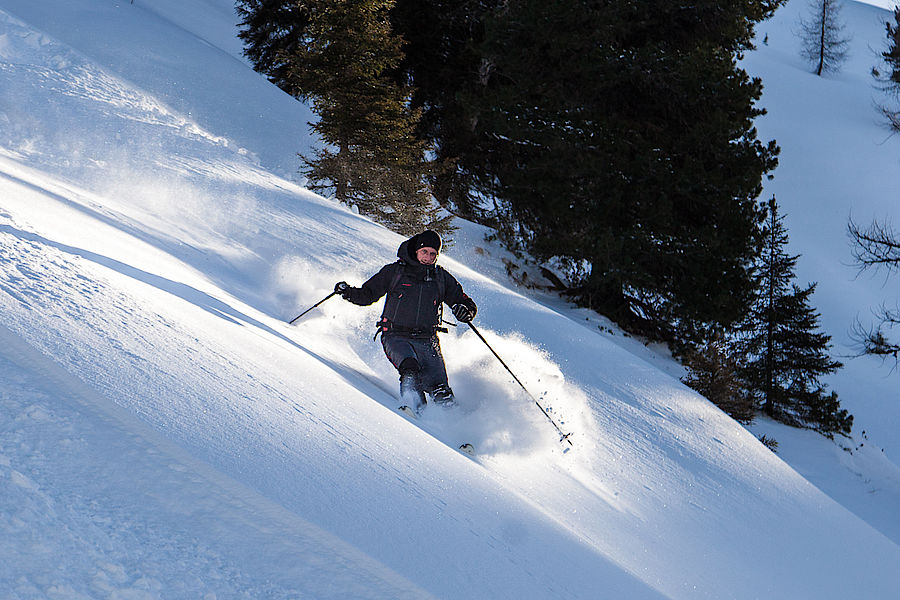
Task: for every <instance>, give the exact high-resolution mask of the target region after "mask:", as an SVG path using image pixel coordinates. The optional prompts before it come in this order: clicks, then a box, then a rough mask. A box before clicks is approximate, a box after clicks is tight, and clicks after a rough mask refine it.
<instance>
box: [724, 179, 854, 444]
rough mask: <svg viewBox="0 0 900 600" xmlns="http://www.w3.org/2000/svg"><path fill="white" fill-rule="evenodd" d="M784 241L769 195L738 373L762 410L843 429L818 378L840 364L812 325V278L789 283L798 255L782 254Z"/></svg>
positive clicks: (843, 416)
mask: <svg viewBox="0 0 900 600" xmlns="http://www.w3.org/2000/svg"><path fill="white" fill-rule="evenodd" d="M787 244H788V235H787V231H786V229H785V227H784V223H783V217H782V216H781V215H779V213H778V204H777V202H776V200H775V198H774V197H773V198H772V199H771V200H770V201H769V204H768V219H767V223H766V228H765V246H764V249H763V252H762V255H761V257H760V261H759V288H758V290H759V292H758V295H757V299H756V302H755V303H754V305H753V308H752V310H751V312H750V315H749V317H748V319H747V320H746V321H745V322H744V324H743V325H742V327H741V328H740V336H739V338H738V342H737V347H738V348H739V350H740V353H741V355H742V356H743V357H745V361H746V362H745V364H744V367H743V369H742V373H741V374H742V376H743V378H744V379H745V380H746V381H747V382H748V385H749V387H750V392H751V393H752V394H753V395H754V396H755V397H756V399H757V403H758V405H759V406H760V407H761V410H762V411H763V412H764V413H765V414H766V415H768V416H770V417H772V418H774V419H776V420H779V421H782V422H784V423H787V424H790V425H794V426H803V427H811V428H814V429H817V430H819V431H822V432H823V433H826V434H832V433H835V432H837V433H849V432H850V427H851V425H852V422H853V418H852V417H851V416H849V415H848V414H847V411H842V410H840V405H839V403H838V401H837V395H836V394H834V393H833V392H832V393H831V394H830V395H826V393H825V386H824V385H822V384H821V383H820V378H821V377H823V376H824V375H827V374H829V373H833V372H834V371H836V370H837V369H839V368H840V367H841V366H843V365H841V363H840V362H838V361H835V360H833V359H831V358H830V357H829V356H828V349H829V347H830V343H829V342H830V340H831V337H830V336H828V335H827V334H825V333H823V332H820V331H818V319H819V315H818V314H817V313H816V311H815V309H814V308H813V307H812V306H811V305H810V303H809V302H810V297H811V296H812V294H813V293H814V292H815V288H816V284H815V283H812V284H810V285H809V286H807V287H806V288H801V287H800V286H798V285H797V284H796V283H793V279H794V277H795V275H794V268H795V266H796V263H797V259H798V258H799V256H792V255H789V254H787V252H786V246H787Z"/></svg>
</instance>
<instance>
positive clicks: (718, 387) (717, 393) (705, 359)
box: [682, 334, 757, 423]
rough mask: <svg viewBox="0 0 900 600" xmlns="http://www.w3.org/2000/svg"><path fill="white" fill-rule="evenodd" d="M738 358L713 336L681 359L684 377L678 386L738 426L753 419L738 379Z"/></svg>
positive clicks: (749, 399)
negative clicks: (694, 394)
mask: <svg viewBox="0 0 900 600" xmlns="http://www.w3.org/2000/svg"><path fill="white" fill-rule="evenodd" d="M738 358H739V357H738V356H737V355H736V353H735V352H734V349H733V348H732V345H731V344H730V343H729V341H728V339H727V338H726V337H725V336H724V335H721V334H719V335H714V336H713V337H712V339H710V340H709V341H707V342H706V343H705V344H703V345H702V346H701V347H700V348H698V349H696V350H694V351H692V352H689V353H688V354H687V355H686V356H685V357H684V364H685V366H686V367H687V369H688V374H687V375H686V376H685V377H683V378H682V382H684V384H685V385H687V386H688V387H690V388H691V389H693V390H696V391H697V392H698V393H700V394H701V395H702V396H704V397H705V398H706V399H707V400H709V401H710V402H712V403H713V404H715V405H716V406H718V407H719V408H721V409H722V410H723V411H725V412H726V413H728V415H729V416H730V417H731V418H732V419H734V420H736V421H738V422H740V423H750V422H751V421H753V417H754V416H755V415H756V410H757V406H756V403H755V401H754V398H753V396H752V395H751V394H749V393H748V392H747V390H746V387H747V386H746V385H745V383H744V382H743V381H742V380H741V377H740V375H739V372H740V367H739V361H738Z"/></svg>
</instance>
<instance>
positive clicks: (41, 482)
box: [0, 0, 900, 599]
mask: <svg viewBox="0 0 900 600" xmlns="http://www.w3.org/2000/svg"><path fill="white" fill-rule="evenodd" d="M144 4H145V3H143V2H142V1H141V0H137V2H136V3H135V4H133V5H132V4H129V3H126V2H124V1H120V2H103V3H98V2H92V1H90V0H45V1H44V2H41V3H34V2H32V1H31V0H0V77H2V87H0V257H2V258H0V381H2V383H0V540H2V541H0V559H2V560H0V590H2V591H0V597H3V598H6V597H9V598H116V597H129V598H131V597H133V598H266V599H268V598H300V597H309V598H428V597H435V598H460V599H472V598H536V599H537V598H551V597H558V596H565V597H572V598H585V599H588V598H629V599H632V598H715V599H719V598H761V597H771V598H847V597H859V598H892V597H894V596H896V595H897V592H898V590H900V575H898V573H897V572H896V568H895V567H896V565H897V564H900V547H898V545H897V543H898V539H897V537H895V536H896V533H897V532H896V530H891V529H890V528H889V527H882V526H881V523H882V521H881V519H882V518H884V516H883V513H881V512H878V511H872V512H870V513H867V514H865V515H862V516H863V518H866V519H867V520H868V521H869V523H872V524H874V525H875V527H872V526H871V525H870V524H867V523H866V522H864V521H863V520H862V519H861V518H860V516H858V515H856V514H854V513H853V512H851V510H848V509H847V508H846V507H845V506H842V505H841V504H838V502H836V501H835V500H833V499H832V498H830V497H829V496H827V495H826V494H824V493H823V492H821V491H820V490H819V489H817V488H816V487H814V486H813V485H812V484H811V483H810V482H809V481H807V480H806V479H804V478H803V477H801V476H800V475H799V474H798V473H797V472H796V471H794V470H793V469H792V468H791V467H789V466H788V465H787V464H786V463H784V462H782V461H781V460H780V459H779V458H778V456H776V455H774V454H772V453H771V452H770V451H769V450H767V449H766V448H765V447H764V446H762V445H761V444H760V443H758V442H757V440H756V438H755V437H754V436H753V435H752V434H751V433H749V432H747V431H746V430H744V429H743V428H741V427H740V426H738V425H736V424H735V423H734V422H732V421H730V420H729V419H728V418H726V417H725V416H724V415H723V414H722V413H721V412H719V411H718V410H717V409H715V408H714V407H713V406H711V405H710V404H709V403H708V402H706V401H705V400H704V399H702V398H700V397H699V396H697V395H696V394H694V393H692V392H691V391H690V390H688V389H687V388H685V387H684V386H682V385H681V384H680V383H679V382H678V380H677V378H676V377H675V376H673V375H672V374H670V373H669V372H668V371H669V370H671V369H665V368H664V369H660V368H659V365H660V364H661V359H660V358H659V357H658V355H656V354H654V353H653V352H651V351H650V350H649V349H647V348H644V347H643V346H641V345H639V344H636V343H635V342H634V341H633V340H628V339H625V338H623V337H622V336H620V335H615V334H610V333H608V332H607V333H604V332H603V331H601V330H600V329H599V328H598V327H597V320H598V319H597V317H595V316H591V315H589V314H587V313H584V312H583V311H578V310H574V309H571V308H569V307H566V306H565V305H562V304H560V303H559V302H555V301H553V300H552V299H550V298H539V300H540V302H537V301H535V299H534V298H532V297H531V296H530V295H529V294H526V293H523V291H521V290H515V289H510V287H509V284H508V283H507V282H505V281H504V280H503V278H502V277H500V276H499V275H498V273H499V270H498V269H497V268H496V266H494V265H496V264H497V263H496V262H492V260H493V259H492V257H496V256H497V255H498V253H499V251H498V250H497V249H496V248H491V247H489V246H487V245H485V246H484V247H482V246H479V248H480V249H476V248H475V244H476V243H478V242H477V239H478V236H477V231H478V229H477V228H475V227H470V226H465V227H464V229H463V231H462V232H461V235H460V240H463V239H466V240H470V243H467V244H464V243H460V242H458V243H457V246H456V247H455V248H454V249H453V250H451V251H450V252H448V253H447V255H446V256H443V257H442V258H441V261H442V264H444V266H446V267H447V268H448V269H450V270H451V271H452V272H453V273H454V274H455V275H456V276H457V277H458V278H459V279H460V281H461V282H462V283H463V285H464V287H465V288H466V290H467V292H468V293H469V294H470V295H471V296H472V297H473V298H475V299H476V300H477V301H478V303H479V306H480V310H479V315H478V321H477V323H478V325H479V326H480V329H481V330H482V331H483V332H484V334H485V336H486V337H487V339H488V341H489V342H490V343H491V345H492V346H493V347H494V348H495V349H496V350H497V351H498V352H499V353H500V354H501V356H504V357H506V359H507V362H508V363H509V364H510V366H511V367H512V368H513V369H514V370H515V371H516V372H517V374H518V375H519V377H520V379H522V381H523V382H524V383H525V384H526V386H528V387H529V389H531V390H533V392H534V393H535V394H536V395H539V396H540V398H541V400H542V401H543V402H544V403H545V404H546V405H547V406H549V407H550V408H551V409H552V414H553V416H554V417H555V418H556V419H557V420H558V421H559V422H560V423H562V424H563V427H564V428H565V429H566V430H571V431H574V432H575V435H574V437H573V441H574V446H572V447H571V449H570V448H569V447H568V446H566V445H563V444H560V443H558V441H557V438H556V436H555V432H554V430H553V429H552V427H551V426H550V424H549V423H548V422H547V421H546V420H545V419H544V417H543V415H541V414H540V412H539V411H538V410H537V408H536V407H535V406H534V405H533V403H532V402H531V400H530V399H529V398H527V397H525V396H524V394H522V393H521V391H520V390H518V388H517V387H516V386H515V384H514V383H512V382H511V380H510V377H509V375H508V374H507V373H506V372H505V371H504V370H503V369H502V367H501V366H500V365H499V364H498V363H497V361H496V360H495V359H494V358H493V356H492V355H491V354H490V352H489V350H488V349H487V348H486V347H485V346H484V344H482V343H481V341H480V340H478V338H476V337H475V336H474V335H473V334H472V333H471V332H469V331H467V330H466V329H465V328H463V327H460V328H458V329H456V330H453V331H452V332H451V333H450V334H448V335H446V336H444V338H443V342H442V343H443V345H444V352H445V355H446V356H447V358H448V367H449V370H450V377H451V382H452V384H453V386H454V389H455V390H456V392H457V394H458V396H459V398H460V404H461V405H460V407H459V408H458V409H454V410H452V411H440V410H436V409H430V410H429V411H428V412H427V413H426V415H425V417H424V418H423V419H422V420H421V421H420V422H417V423H411V422H410V421H408V420H407V419H406V418H405V417H403V416H402V415H400V414H399V413H398V412H397V411H396V410H395V409H396V400H395V392H396V376H395V374H394V373H393V372H392V370H391V368H390V366H389V365H388V364H387V361H386V360H385V359H384V357H383V355H382V353H381V351H380V349H379V346H378V344H377V343H374V342H372V339H371V336H372V334H373V333H374V331H373V323H374V320H375V318H376V316H377V314H378V312H377V308H375V307H372V308H367V309H362V308H359V307H354V306H351V305H349V304H347V303H344V302H342V301H340V300H339V299H333V300H331V301H329V302H327V303H325V304H323V305H322V306H321V307H320V309H318V310H316V311H315V312H313V313H310V315H309V316H308V317H307V318H306V319H304V320H303V321H302V322H300V323H298V324H297V325H296V326H289V325H287V321H289V320H290V319H291V318H293V317H294V316H296V315H297V314H298V313H299V312H300V311H301V310H302V309H303V308H305V307H307V306H310V305H311V304H313V303H315V302H316V301H318V300H320V299H322V298H323V297H324V296H325V295H327V294H328V293H329V292H330V290H331V286H332V285H333V283H334V282H335V281H337V280H340V279H346V280H347V281H350V282H352V283H357V284H358V283H359V282H361V281H362V280H363V279H364V278H365V277H367V276H368V275H369V274H371V273H373V272H374V271H375V270H376V269H377V268H379V267H380V266H381V265H382V264H383V263H385V262H388V261H391V260H392V257H393V256H394V254H395V251H396V247H397V245H398V244H399V242H400V241H401V238H399V237H398V236H396V235H395V234H392V233H390V232H387V231H386V230H384V229H383V228H381V227H379V226H377V225H375V224H373V223H372V222H370V221H368V220H367V219H364V218H362V217H360V216H358V215H355V214H353V213H352V212H351V211H348V210H346V209H344V208H343V207H340V206H337V205H335V204H334V203H332V202H330V201H328V200H325V199H322V198H319V197H317V196H315V195H313V194H311V193H309V192H307V191H306V190H304V189H303V188H302V187H301V186H300V185H299V184H298V183H297V182H294V181H291V179H292V177H291V176H290V173H291V172H292V170H293V169H294V168H295V166H294V165H295V164H296V156H295V153H296V152H298V151H301V152H302V151H304V150H305V149H307V148H309V147H310V144H311V141H310V140H309V139H308V137H307V136H308V133H307V129H306V125H305V123H306V121H307V120H308V119H309V118H310V117H309V114H308V112H307V111H306V110H305V109H304V108H303V107H302V106H301V105H299V104H298V103H296V102H295V101H293V100H292V99H290V98H288V97H286V96H285V95H284V94H282V93H281V92H279V91H278V90H276V89H274V88H273V87H272V86H271V85H269V84H268V83H267V82H266V81H265V80H264V79H263V78H261V77H259V76H258V75H256V74H254V73H253V72H252V71H250V70H249V69H248V67H247V66H246V65H245V64H244V63H243V62H242V61H241V60H240V58H239V56H238V52H239V46H238V45H237V44H236V43H235V41H234V39H233V38H232V37H231V34H233V32H234V21H235V18H234V16H233V14H232V13H231V2H230V0H194V1H192V2H177V1H176V0H166V1H158V2H155V3H153V4H152V6H150V4H149V3H147V5H146V6H145V5H144ZM454 259H457V260H454ZM472 265H479V267H482V266H483V267H484V268H483V269H481V268H479V271H475V270H473V269H471V268H469V266H472ZM785 435H786V436H787V437H788V438H789V439H793V438H792V435H793V434H787V433H786V434H785ZM464 441H466V442H472V443H474V444H475V446H476V447H477V448H478V454H477V456H476V457H475V458H474V459H472V458H469V457H466V456H464V455H462V454H461V453H459V452H458V451H457V450H456V449H455V448H456V446H457V445H458V444H459V443H461V442H464ZM822 443H823V444H825V445H827V444H826V443H825V442H822ZM804 456H805V454H804ZM829 464H830V463H829ZM891 469H894V471H895V470H896V469H895V468H894V467H893V465H892V464H891V463H889V462H887V464H886V465H880V466H879V467H878V471H877V473H878V474H879V476H886V477H890V476H891V474H892V473H894V471H892V470H891ZM885 474H887V475H885ZM848 489H849V487H848ZM839 499H841V500H842V501H843V500H844V499H843V498H839ZM845 504H848V505H850V504H852V502H851V501H847V502H845ZM879 530H880V531H879ZM888 535H889V536H891V538H889V537H887V536H888Z"/></svg>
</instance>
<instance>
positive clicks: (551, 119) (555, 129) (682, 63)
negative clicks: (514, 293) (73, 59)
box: [459, 0, 779, 340]
mask: <svg viewBox="0 0 900 600" xmlns="http://www.w3.org/2000/svg"><path fill="white" fill-rule="evenodd" d="M778 4H779V2H769V3H759V2H750V1H747V2H740V1H732V2H720V1H713V0H703V1H701V2H699V3H691V4H690V5H684V4H678V3H674V4H673V3H671V2H668V1H665V0H646V1H644V2H606V3H596V2H588V1H587V0H584V1H571V0H510V1H509V2H506V3H503V5H502V6H501V8H499V9H498V10H497V11H494V13H493V14H492V16H491V17H490V18H489V19H486V22H485V41H484V43H483V44H481V45H480V46H479V48H478V53H479V55H480V56H481V57H482V60H483V65H484V70H485V72H486V77H485V79H486V84H485V85H484V86H482V87H481V88H474V89H471V90H468V91H467V92H466V97H465V98H464V102H463V104H464V105H465V106H466V107H467V110H468V111H469V118H468V121H469V122H471V123H474V128H475V129H474V135H473V141H472V142H471V143H470V144H468V146H467V152H466V153H464V154H463V155H462V156H461V157H460V161H459V165H460V167H461V168H462V169H464V170H466V171H467V172H469V173H471V174H472V176H473V178H474V180H475V181H476V182H477V185H478V191H479V192H480V193H481V194H482V195H483V196H484V197H487V198H491V199H494V200H495V201H496V202H497V203H498V205H499V206H500V207H501V210H500V211H499V212H498V214H497V217H498V219H499V223H500V225H501V227H502V228H503V229H504V233H506V234H507V237H518V238H519V239H520V240H521V241H522V243H523V246H524V248H525V249H527V250H529V251H531V252H532V253H534V254H535V255H537V256H538V257H539V258H544V259H549V258H555V259H557V260H562V261H564V262H568V263H569V264H570V265H573V266H584V265H587V266H586V268H583V269H580V270H578V271H577V278H576V279H575V280H574V281H572V282H571V283H572V289H571V290H570V291H571V292H572V293H573V294H574V295H575V297H576V298H577V299H579V300H580V301H582V302H583V303H584V304H587V305H589V306H591V307H592V308H595V309H597V310H598V311H600V312H602V313H604V314H606V315H607V316H609V317H611V318H613V319H614V320H616V321H617V322H618V323H619V324H620V325H623V326H625V327H626V329H629V330H631V331H635V332H638V333H642V334H645V335H649V336H652V337H656V338H663V339H670V340H671V339H672V336H673V332H674V333H675V334H677V335H679V336H692V335H694V334H695V333H696V332H697V331H698V330H700V329H702V328H704V327H705V326H707V325H710V324H712V325H715V324H721V325H727V324H730V323H733V322H735V321H736V320H738V319H739V318H740V317H741V316H742V315H743V314H744V312H745V311H746V309H747V306H748V304H749V300H750V295H751V291H752V280H751V277H750V273H749V267H750V265H751V264H752V261H753V258H754V256H755V254H756V251H757V239H756V235H757V232H758V222H759V219H760V218H761V214H760V211H759V210H758V208H757V205H756V202H755V199H756V196H757V195H758V194H759V193H760V191H761V178H762V176H763V175H764V174H766V173H767V172H768V171H769V170H770V169H772V168H774V166H775V162H776V161H775V156H776V154H777V148H776V146H775V145H774V143H770V144H768V145H764V144H762V143H761V142H760V141H759V140H758V139H757V138H756V132H755V130H754V128H753V124H752V121H753V119H754V118H755V117H756V116H758V115H760V114H762V112H763V111H762V110H760V109H757V108H755V107H754V103H755V102H756V100H758V98H759V96H760V93H761V83H760V81H758V80H755V79H751V78H750V77H748V76H747V74H746V73H745V72H744V71H743V70H741V69H740V68H738V66H737V62H736V61H737V58H738V57H739V55H740V52H742V51H743V50H744V49H746V48H748V47H749V46H750V40H751V38H752V26H753V23H755V22H756V21H758V20H760V19H762V18H765V17H766V16H768V15H769V14H770V13H771V11H773V10H774V8H775V7H776V6H777V5H778ZM573 272H575V271H573Z"/></svg>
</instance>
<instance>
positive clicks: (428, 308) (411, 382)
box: [334, 229, 478, 414]
mask: <svg viewBox="0 0 900 600" xmlns="http://www.w3.org/2000/svg"><path fill="white" fill-rule="evenodd" d="M440 251H441V236H440V235H438V234H437V233H436V232H434V231H431V230H430V229H428V230H425V231H423V232H422V233H418V234H416V235H414V236H412V237H411V238H409V239H408V240H406V241H404V242H403V243H402V244H400V248H399V249H398V250H397V257H398V259H399V260H397V261H396V262H393V263H391V264H388V265H385V266H384V267H382V269H381V270H380V271H378V273H376V274H375V275H373V276H372V277H371V278H369V280H368V281H366V282H365V283H364V284H362V286H361V287H358V288H356V287H351V286H350V285H348V284H347V283H346V282H345V281H341V282H338V283H337V284H335V286H334V291H335V292H336V293H337V294H339V295H340V296H341V297H342V298H344V299H345V300H348V301H350V302H352V303H353V304H357V305H359V306H367V305H369V304H372V303H374V302H375V301H377V300H378V299H379V298H381V297H382V296H385V295H386V296H387V297H386V298H385V301H384V310H383V311H382V313H381V319H380V320H379V321H378V331H379V333H381V344H382V346H383V347H384V353H385V354H386V355H387V357H388V360H390V361H391V364H392V365H394V367H395V368H396V369H397V371H398V372H399V373H400V398H401V400H402V401H403V402H404V403H406V404H410V405H412V406H413V407H414V409H415V411H416V414H418V413H420V412H421V410H422V408H424V406H425V404H426V400H425V395H426V394H428V395H429V396H431V399H432V400H433V401H434V402H435V403H436V404H442V405H452V404H453V403H454V398H453V390H451V389H450V385H449V384H448V382H447V369H446V366H445V365H444V357H443V355H442V354H441V344H440V341H439V340H438V336H437V334H438V332H439V331H446V329H442V328H441V315H442V310H443V305H444V304H445V303H446V304H447V305H448V306H450V307H451V309H452V310H453V315H454V316H455V317H456V318H457V320H459V321H461V322H463V323H468V322H470V321H471V320H472V319H473V318H474V317H475V313H476V312H477V310H478V307H477V306H476V305H475V302H473V301H472V299H471V298H469V297H468V296H467V295H466V294H465V293H464V292H463V289H462V286H461V285H460V284H459V282H458V281H457V280H456V279H455V278H454V277H453V276H452V275H451V274H450V273H448V272H447V271H446V270H445V269H444V268H443V267H440V266H438V265H437V264H435V263H436V262H437V257H438V254H440ZM376 335H377V334H376Z"/></svg>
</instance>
